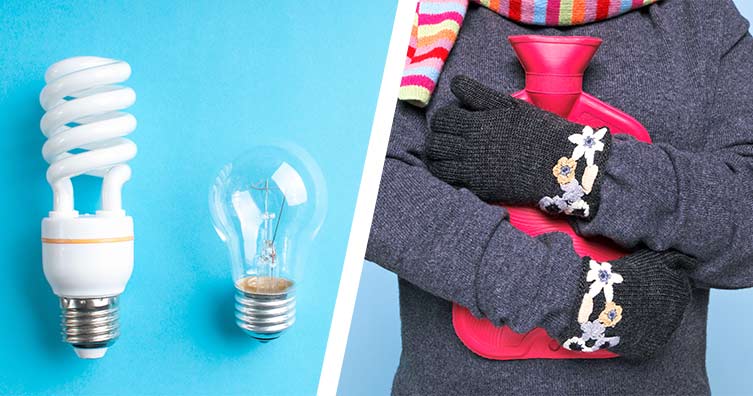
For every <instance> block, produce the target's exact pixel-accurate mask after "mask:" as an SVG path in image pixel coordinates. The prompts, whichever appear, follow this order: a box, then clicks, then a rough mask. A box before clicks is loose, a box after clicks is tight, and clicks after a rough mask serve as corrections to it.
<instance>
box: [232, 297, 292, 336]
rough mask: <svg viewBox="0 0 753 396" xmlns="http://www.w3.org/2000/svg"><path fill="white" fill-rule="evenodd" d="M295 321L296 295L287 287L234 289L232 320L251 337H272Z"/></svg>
mask: <svg viewBox="0 0 753 396" xmlns="http://www.w3.org/2000/svg"><path fill="white" fill-rule="evenodd" d="M294 322H295V294H294V291H293V288H292V287H290V288H288V289H286V290H284V291H280V292H276V293H252V292H248V291H244V290H241V289H239V288H236V289H235V323H236V324H237V325H238V327H240V328H241V329H243V330H244V331H245V332H246V333H248V334H249V335H250V336H252V337H253V338H256V339H257V340H259V341H262V342H266V341H271V340H274V339H275V338H277V337H279V336H280V334H281V333H282V332H283V331H284V330H286V329H287V328H288V327H290V326H292V325H293V323H294Z"/></svg>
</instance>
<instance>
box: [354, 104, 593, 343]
mask: <svg viewBox="0 0 753 396" xmlns="http://www.w3.org/2000/svg"><path fill="white" fill-rule="evenodd" d="M427 128H428V127H427V122H426V116H425V113H424V111H423V110H420V109H417V108H414V107H412V106H410V105H407V104H404V103H402V102H401V103H398V106H397V110H396V112H395V121H394V123H393V128H392V134H391V137H390V144H389V146H388V152H387V159H386V162H385V165H384V172H383V175H382V181H381V185H380V188H379V195H378V199H377V204H376V210H375V214H374V220H373V225H372V229H371V234H370V237H369V245H368V249H367V254H366V258H367V259H368V260H370V261H374V262H376V263H377V264H379V265H381V266H383V267H384V268H386V269H388V270H390V271H393V272H395V273H396V274H397V275H398V276H399V277H401V278H403V279H405V280H407V281H409V282H411V283H413V284H414V285H416V286H418V287H420V288H422V289H423V290H425V291H427V292H429V293H431V294H434V295H436V296H438V297H441V298H443V299H446V300H450V301H453V302H456V303H458V304H461V305H463V306H465V307H467V308H469V309H470V310H471V311H472V312H473V313H474V314H475V315H477V316H485V317H487V318H488V319H490V320H491V321H492V322H494V323H496V324H502V323H505V324H507V325H508V326H510V327H512V328H513V329H514V330H516V331H519V332H526V331H529V330H531V329H532V328H533V327H537V326H538V327H544V328H545V329H547V331H549V332H550V334H560V333H561V332H562V331H563V330H564V329H565V327H566V325H567V322H568V320H572V318H573V317H574V316H575V311H576V310H577V307H578V305H579V303H580V297H582V296H578V285H579V282H580V281H581V280H580V279H579V277H580V275H581V274H582V269H581V267H580V266H581V265H582V264H581V259H580V257H578V256H577V255H576V254H575V252H574V251H573V248H572V242H571V241H570V239H569V237H567V236H566V235H564V234H547V235H542V236H540V237H537V238H531V237H529V236H527V235H525V234H524V233H522V232H520V231H518V230H517V229H515V228H513V227H512V226H511V225H510V223H509V222H508V221H507V214H506V211H505V210H504V209H503V208H501V207H498V206H493V205H488V204H486V203H484V202H482V201H481V200H479V199H478V198H477V197H476V196H475V195H474V194H472V193H471V192H470V191H468V190H464V189H460V190H457V189H455V188H453V187H451V186H450V185H448V184H446V183H444V182H442V181H441V180H439V179H437V178H435V177H434V176H432V175H431V173H429V171H428V170H427V169H426V167H425V165H424V163H423V162H422V161H421V157H422V155H423V154H422V153H423V146H424V140H425V135H426V132H427Z"/></svg>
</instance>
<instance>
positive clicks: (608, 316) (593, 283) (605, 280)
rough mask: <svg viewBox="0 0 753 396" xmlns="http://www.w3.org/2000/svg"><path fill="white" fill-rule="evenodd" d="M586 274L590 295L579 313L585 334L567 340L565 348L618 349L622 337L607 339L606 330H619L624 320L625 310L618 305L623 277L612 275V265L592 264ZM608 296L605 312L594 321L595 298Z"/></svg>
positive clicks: (584, 298)
mask: <svg viewBox="0 0 753 396" xmlns="http://www.w3.org/2000/svg"><path fill="white" fill-rule="evenodd" d="M588 265H589V270H588V272H587V273H586V282H589V283H590V285H589V288H588V292H587V293H586V294H585V295H584V296H583V301H582V302H581V305H580V309H579V310H578V323H580V329H581V331H582V333H583V334H581V335H580V336H577V337H571V338H569V339H567V340H566V341H565V342H564V343H563V344H562V346H563V347H565V348H566V349H569V350H571V351H582V352H595V351H598V350H600V349H604V348H609V347H613V346H616V345H617V344H619V343H620V337H618V336H607V335H606V329H607V328H608V327H610V328H613V327H615V326H616V325H617V324H618V323H619V322H620V321H621V320H622V307H621V306H619V305H618V304H617V303H615V302H614V301H613V300H614V285H616V284H620V283H622V282H623V280H624V279H623V278H622V275H620V274H618V273H616V272H614V271H612V264H610V263H608V262H603V263H599V262H597V261H596V260H590V261H589V263H588ZM602 293H603V294H604V301H605V303H604V309H603V310H602V311H601V313H599V315H598V317H597V318H596V319H595V320H591V315H593V308H594V298H595V297H597V296H599V294H602Z"/></svg>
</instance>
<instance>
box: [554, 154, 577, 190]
mask: <svg viewBox="0 0 753 396" xmlns="http://www.w3.org/2000/svg"><path fill="white" fill-rule="evenodd" d="M577 166H578V162H577V161H575V160H574V159H572V158H567V157H562V158H560V160H559V161H557V165H555V166H554V168H552V173H553V174H554V177H556V178H557V182H559V184H567V183H570V182H571V181H573V179H575V168H576V167H577Z"/></svg>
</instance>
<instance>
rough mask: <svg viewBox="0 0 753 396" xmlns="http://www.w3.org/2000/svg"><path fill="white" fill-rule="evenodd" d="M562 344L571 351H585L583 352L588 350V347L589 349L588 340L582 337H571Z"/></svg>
mask: <svg viewBox="0 0 753 396" xmlns="http://www.w3.org/2000/svg"><path fill="white" fill-rule="evenodd" d="M562 346H563V347H565V349H569V350H571V351H583V352H586V349H589V348H588V347H587V346H586V341H584V340H583V339H582V338H580V337H573V338H570V339H568V340H567V341H565V342H564V343H563V344H562Z"/></svg>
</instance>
